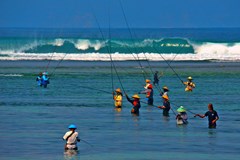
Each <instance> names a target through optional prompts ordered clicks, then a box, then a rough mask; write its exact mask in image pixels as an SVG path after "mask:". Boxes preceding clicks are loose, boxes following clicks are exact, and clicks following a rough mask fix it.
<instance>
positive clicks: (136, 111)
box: [126, 94, 141, 115]
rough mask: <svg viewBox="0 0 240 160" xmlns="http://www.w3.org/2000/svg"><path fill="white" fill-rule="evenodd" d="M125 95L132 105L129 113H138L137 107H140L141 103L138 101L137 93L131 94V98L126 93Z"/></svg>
mask: <svg viewBox="0 0 240 160" xmlns="http://www.w3.org/2000/svg"><path fill="white" fill-rule="evenodd" d="M126 97H127V100H128V101H129V102H130V103H132V105H133V108H132V110H131V113H133V114H136V115H139V109H140V108H141V103H140V97H139V96H138V94H134V95H133V96H132V98H133V100H132V99H130V98H129V97H128V95H126Z"/></svg>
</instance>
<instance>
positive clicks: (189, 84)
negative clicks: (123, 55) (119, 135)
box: [113, 71, 219, 128]
mask: <svg viewBox="0 0 240 160" xmlns="http://www.w3.org/2000/svg"><path fill="white" fill-rule="evenodd" d="M158 83H159V77H158V72H157V71H156V72H155V74H154V82H153V84H154V86H157V85H158ZM182 83H183V84H184V85H185V86H186V88H185V91H186V92H192V91H193V89H194V88H195V84H194V82H193V78H192V77H188V78H187V81H186V82H182ZM144 89H145V90H143V91H140V92H138V94H134V95H133V96H132V99H131V98H129V96H128V95H127V94H126V93H125V96H126V98H127V100H128V101H129V102H130V103H131V104H132V105H133V108H132V109H131V113H132V114H136V115H139V109H140V108H141V101H140V96H139V94H145V95H146V99H147V104H148V105H152V106H153V85H152V84H151V80H149V79H146V85H145V86H144ZM168 92H169V89H168V87H167V86H164V87H162V90H161V91H160V96H161V97H162V100H163V104H162V105H161V106H157V107H158V108H159V109H162V110H163V116H166V117H168V116H169V111H170V109H172V108H171V105H170V100H169V95H168ZM113 99H114V101H115V107H116V110H119V109H121V108H122V100H123V94H122V92H121V89H120V88H117V89H116V90H115V92H113ZM177 112H178V114H176V123H177V124H178V125H182V124H187V123H188V116H187V110H186V109H185V108H184V107H183V106H180V107H179V108H178V109H177ZM174 113H175V112H174ZM197 116H198V117H200V118H204V117H208V121H209V126H208V127H209V128H216V121H217V120H218V119H219V116H218V114H217V112H216V111H215V110H214V109H213V105H212V104H209V105H208V111H207V112H206V113H205V114H204V115H200V114H195V115H194V117H197Z"/></svg>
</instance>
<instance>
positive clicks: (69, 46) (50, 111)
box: [0, 29, 240, 160]
mask: <svg viewBox="0 0 240 160" xmlns="http://www.w3.org/2000/svg"><path fill="white" fill-rule="evenodd" d="M35 31H36V30H34V29H31V30H29V29H1V32H0V35H1V36H0V37H1V38H0V39H1V40H0V42H1V43H0V54H1V56H0V91H1V92H0V119H1V122H0V128H1V129H0V141H1V147H0V159H1V160H26V159H29V160H30V159H35V160H43V159H52V160H65V159H79V160H96V159H97V160H110V159H116V160H125V159H128V160H131V159H132V160H135V159H138V160H159V159H168V160H173V159H180V160H188V159H189V160H190V159H191V160H192V159H196V160H209V159H218V160H229V159H231V160H238V159H239V158H240V154H239V150H240V140H239V132H240V125H239V113H238V111H239V110H240V109H239V93H240V87H239V79H240V70H239V67H240V63H239V58H240V57H239V50H237V49H236V48H237V47H238V43H239V42H240V34H239V33H240V32H239V29H216V30H215V29H163V31H162V30H160V29H159V30H157V29H145V30H138V29H137V30H134V34H132V36H133V35H136V36H139V37H138V38H137V39H132V37H131V36H127V35H128V33H127V32H128V30H122V29H121V30H120V31H116V32H113V33H112V35H111V36H109V37H111V40H107V41H106V40H103V39H102V40H101V38H102V37H105V35H106V37H107V35H108V34H109V32H108V30H105V32H103V34H102V35H104V36H102V35H101V34H99V33H98V32H97V31H96V30H94V29H93V30H85V31H84V32H79V30H75V29H71V30H70V29H69V30H64V31H62V32H61V33H60V32H58V33H55V32H57V31H55V30H53V29H41V30H40V29H37V32H35ZM132 33H133V32H132ZM56 34H58V36H56ZM148 35H149V36H148ZM57 40H59V41H61V43H60V44H58V43H51V42H57ZM79 40H80V41H82V40H87V41H88V42H87V45H85V46H87V47H85V48H87V49H78V48H77V47H76V46H78V45H79V43H78V42H79ZM114 40H115V42H118V43H115V42H114ZM133 40H134V41H133ZM148 40H149V42H151V45H156V46H155V47H152V48H157V49H158V50H159V52H158V53H155V52H153V51H151V47H150V46H151V45H150V44H149V43H148V44H149V46H148V45H146V44H145V43H144V42H146V41H148ZM96 41H98V42H99V44H98V45H97V46H100V47H99V48H98V47H96V46H95V48H94V47H93V46H94V45H93V42H96ZM120 41H121V43H123V44H120ZM163 41H164V43H163ZM167 41H168V42H167ZM169 41H170V42H169ZM103 42H106V43H103ZM165 42H166V43H165ZM180 42H181V43H180ZM102 43H103V44H102ZM110 43H111V44H110ZM57 44H58V45H57ZM80 44H81V43H80ZM94 44H95V43H94ZM133 44H134V45H133ZM135 44H138V45H143V46H142V47H140V46H136V45H135ZM161 44H163V45H162V46H161ZM167 44H168V46H169V47H170V48H168V47H166V46H165V45H167ZM177 44H178V45H177ZM180 44H183V45H180ZM196 44H198V46H199V47H200V48H205V49H206V50H205V51H204V52H199V50H197V48H196V46H195V45H196ZM114 45H115V48H114ZM125 45H128V47H130V48H131V49H134V50H136V52H127V51H129V48H127V47H123V46H125ZM159 45H160V46H159ZM79 46H81V45H79ZM109 46H111V47H109ZM112 46H113V48H112ZM221 47H224V48H225V49H226V50H222V49H221ZM64 48H65V49H64ZM176 48H178V49H176ZM190 48H191V49H190ZM234 48H235V49H236V50H235V51H234ZM95 49H96V50H95ZM106 50H107V51H106ZM137 50H139V52H137ZM143 50H145V51H143ZM109 51H110V52H109ZM205 52H206V53H205ZM109 53H112V54H111V56H110V55H109ZM224 54H226V55H224ZM133 55H134V56H133ZM111 57H112V60H111ZM133 57H135V58H133ZM149 57H151V58H152V59H151V58H149ZM114 58H115V59H114ZM42 71H47V72H48V74H49V77H50V84H49V85H48V87H47V88H41V87H39V86H37V82H36V77H37V75H38V73H39V72H42ZM155 71H159V73H162V74H163V75H162V77H161V78H160V82H159V86H155V87H154V106H148V105H147V104H146V100H145V95H143V94H140V97H141V108H140V114H139V116H134V115H132V114H131V113H130V110H131V108H132V105H131V104H130V103H129V102H128V101H127V100H126V98H125V97H123V107H122V110H121V111H116V110H114V103H113V99H112V91H113V90H114V89H116V88H121V90H124V91H125V92H126V93H127V94H128V95H129V96H132V95H133V94H135V93H138V92H139V91H142V90H144V88H143V86H144V85H145V79H146V78H148V79H151V80H153V73H154V72H155ZM188 76H192V77H193V81H194V82H195V84H196V88H195V89H194V90H193V92H185V91H184V89H185V87H184V86H183V84H182V83H181V81H186V79H187V77H188ZM165 85H166V86H168V88H169V89H170V92H169V97H170V102H171V107H172V110H170V112H169V113H170V117H168V118H165V117H163V116H162V110H161V109H158V108H157V106H159V105H162V99H161V97H160V96H159V89H160V88H161V87H163V86H165ZM209 103H212V104H213V106H214V109H215V110H216V111H217V112H218V114H219V117H220V119H219V120H218V121H217V128H216V129H208V120H207V118H204V119H201V118H197V117H194V114H195V113H199V114H204V113H205V112H206V111H207V110H208V109H207V105H208V104H209ZM179 106H184V107H185V108H187V110H188V112H187V114H188V117H189V119H188V122H189V123H188V124H187V125H183V126H182V125H176V119H175V114H176V113H177V111H176V110H177V108H178V107H179ZM69 124H75V125H77V131H78V132H79V137H80V139H82V141H81V142H80V143H78V148H79V152H78V153H72V152H67V153H65V152H64V148H63V147H64V144H65V142H64V141H63V140H62V137H63V135H64V134H65V132H67V131H68V125H69Z"/></svg>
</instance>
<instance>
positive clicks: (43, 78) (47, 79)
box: [42, 72, 50, 88]
mask: <svg viewBox="0 0 240 160" xmlns="http://www.w3.org/2000/svg"><path fill="white" fill-rule="evenodd" d="M49 83H50V82H49V78H48V73H47V72H43V76H42V85H43V87H44V88H47V85H48V84H49Z"/></svg>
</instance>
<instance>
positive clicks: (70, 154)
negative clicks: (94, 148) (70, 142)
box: [64, 149, 79, 160]
mask: <svg viewBox="0 0 240 160" xmlns="http://www.w3.org/2000/svg"><path fill="white" fill-rule="evenodd" d="M78 153H79V151H78V150H70V149H69V150H65V151H64V160H79V157H78V156H77V155H78Z"/></svg>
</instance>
